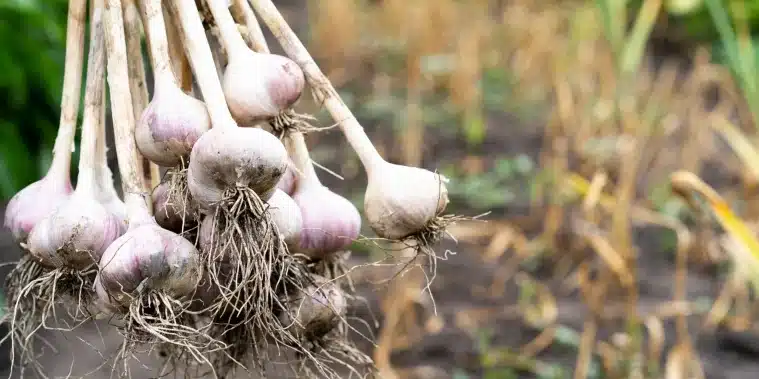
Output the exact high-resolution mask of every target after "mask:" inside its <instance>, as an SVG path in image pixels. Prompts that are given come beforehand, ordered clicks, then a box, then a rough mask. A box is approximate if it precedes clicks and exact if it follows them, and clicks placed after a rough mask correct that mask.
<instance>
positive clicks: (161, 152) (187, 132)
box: [135, 64, 211, 167]
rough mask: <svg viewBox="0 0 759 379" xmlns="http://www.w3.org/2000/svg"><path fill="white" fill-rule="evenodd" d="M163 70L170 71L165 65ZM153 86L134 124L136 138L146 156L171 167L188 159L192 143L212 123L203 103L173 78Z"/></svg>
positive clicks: (138, 146) (138, 145)
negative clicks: (148, 100) (147, 102)
mask: <svg viewBox="0 0 759 379" xmlns="http://www.w3.org/2000/svg"><path fill="white" fill-rule="evenodd" d="M166 69H167V70H170V66H168V64H166ZM168 74H170V75H173V74H171V73H170V72H168ZM155 88H156V90H155V94H154V95H153V99H152V100H151V102H150V104H149V105H148V107H147V108H146V109H145V111H144V112H143V114H142V118H141V119H140V121H139V123H138V124H137V129H136V131H135V140H136V141H137V148H139V149H140V152H141V153H142V154H143V155H144V156H145V157H146V158H148V159H150V160H151V161H152V162H155V163H157V164H159V165H161V166H164V167H174V166H177V165H179V164H181V163H182V162H183V161H186V160H187V157H189V155H190V151H192V146H193V145H194V144H195V142H196V141H197V140H198V138H200V136H201V135H202V134H203V133H205V132H206V131H207V130H208V129H209V128H210V125H211V122H210V119H209V117H208V111H206V107H205V104H203V102H202V101H200V100H198V99H195V98H194V97H192V96H189V95H187V94H185V93H184V92H183V91H182V90H181V89H180V88H179V86H178V85H177V84H176V82H174V81H173V78H172V80H171V81H169V80H163V81H160V82H158V83H156V87H155Z"/></svg>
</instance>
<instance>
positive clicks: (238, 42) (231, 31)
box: [207, 0, 251, 61]
mask: <svg viewBox="0 0 759 379" xmlns="http://www.w3.org/2000/svg"><path fill="white" fill-rule="evenodd" d="M207 2H208V6H209V8H211V13H212V14H213V18H214V19H215V20H216V25H217V26H218V27H219V32H220V33H221V40H222V43H223V44H224V48H225V49H226V50H227V57H228V61H232V60H233V59H235V58H236V57H238V56H239V55H240V54H244V53H247V52H251V51H250V49H249V48H248V45H247V44H246V43H245V40H244V39H243V38H242V35H240V31H239V29H237V24H236V23H235V20H234V19H233V18H232V14H231V13H229V4H228V2H227V1H226V0H207Z"/></svg>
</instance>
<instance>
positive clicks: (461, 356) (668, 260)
mask: <svg viewBox="0 0 759 379" xmlns="http://www.w3.org/2000/svg"><path fill="white" fill-rule="evenodd" d="M280 3H287V4H285V5H286V6H288V9H298V8H301V9H302V7H298V8H296V7H294V6H293V7H292V8H289V6H291V3H300V2H299V1H287V2H285V1H282V2H280ZM291 15H296V16H297V19H298V20H299V22H298V23H297V24H298V25H303V21H304V17H303V12H298V13H297V14H296V13H294V12H293V13H289V14H287V15H286V16H287V17H288V18H290V16H291ZM296 29H298V28H297V27H296ZM296 31H297V30H296ZM491 116H492V117H490V119H489V121H488V136H487V138H486V139H485V140H486V141H487V142H486V143H485V144H483V145H481V146H480V147H479V148H478V151H475V152H474V153H476V155H478V156H482V157H506V158H508V157H513V156H516V155H517V154H528V155H530V156H532V157H533V158H535V159H536V160H537V154H538V152H539V150H540V149H541V147H542V138H541V136H542V130H541V128H540V127H535V126H534V125H527V124H524V123H522V122H520V121H519V119H518V118H516V117H512V116H509V115H504V114H492V115H491ZM368 132H369V134H370V135H371V136H372V137H373V139H374V140H376V141H384V143H383V145H385V146H392V145H393V137H392V136H391V135H390V134H389V133H388V130H387V129H384V130H382V129H374V128H371V127H369V128H368ZM430 134H434V133H430ZM317 141H318V150H319V151H322V152H325V153H326V154H322V155H328V156H330V158H331V159H329V160H327V161H323V162H322V163H323V164H325V165H327V166H329V167H331V168H334V167H336V166H340V167H341V168H342V169H343V171H342V172H341V173H342V174H346V172H347V173H350V172H354V171H353V170H352V169H350V168H349V167H347V166H349V165H347V164H345V162H347V161H348V160H347V158H348V157H350V156H351V155H352V153H351V152H350V151H348V150H347V149H345V148H344V147H345V144H344V142H342V140H341V137H340V136H339V133H338V132H336V131H333V132H327V133H324V134H323V135H320V136H318V137H311V142H317ZM424 149H425V151H424V166H425V167H427V168H430V169H435V168H437V167H440V166H441V165H443V164H444V163H447V162H459V161H461V160H462V159H463V158H465V157H466V156H468V155H469V154H472V153H473V152H472V151H471V150H467V149H466V148H465V147H464V146H463V144H462V143H461V138H460V137H458V136H441V135H430V136H428V137H427V138H426V139H425V143H424ZM335 152H338V153H335ZM318 154H319V153H318V152H315V155H318ZM353 161H355V159H353ZM337 162H341V163H342V164H341V165H338V163H337ZM114 169H115V167H114ZM715 171H718V169H715ZM355 172H360V170H357V171H355ZM323 176H324V182H325V184H326V185H328V186H330V187H332V188H334V189H335V190H336V191H337V192H339V193H342V194H344V195H346V196H348V195H350V196H353V195H356V196H360V192H361V189H362V188H364V186H365V180H366V179H365V178H364V177H362V176H361V174H360V173H357V174H354V175H345V176H346V180H345V181H340V180H337V179H335V178H332V177H330V176H329V175H323ZM464 209H465V208H464ZM491 211H492V213H491V214H490V215H489V216H488V219H490V220H507V221H511V222H512V223H514V224H516V225H518V226H519V227H520V228H522V229H523V230H524V231H525V232H527V233H528V234H529V233H534V232H538V231H539V227H540V221H542V215H540V214H536V215H535V214H533V213H532V212H530V209H529V207H528V206H527V205H526V204H519V203H516V205H510V206H508V207H503V208H500V209H492V210H491ZM528 214H533V215H534V216H535V217H525V216H526V215H528ZM536 221H537V222H536ZM367 233H368V231H367ZM662 233H663V231H662V230H660V229H655V228H641V229H639V230H637V233H636V236H635V237H636V239H635V242H636V245H637V246H638V247H639V252H640V254H639V256H640V259H639V262H638V263H639V272H638V274H639V275H638V278H637V286H638V288H639V290H640V301H639V310H640V312H641V313H643V314H647V313H651V312H653V310H655V309H656V308H657V307H658V306H660V305H662V304H666V303H667V302H669V300H670V299H671V298H672V292H673V277H674V263H673V257H672V254H671V253H669V252H667V251H666V249H665V248H664V247H663V246H662V242H661V241H662V239H661V235H662ZM487 243H488V241H487V240H484V241H481V242H478V243H467V242H461V243H459V244H458V245H456V244H454V243H453V242H451V241H446V242H444V243H443V244H442V245H441V246H440V247H439V249H438V250H439V251H445V250H447V249H450V250H454V251H456V252H457V254H456V255H453V256H451V257H450V258H449V259H448V260H445V261H441V262H440V263H439V271H438V277H437V279H436V281H435V282H434V284H433V286H432V293H433V294H434V299H435V304H436V310H437V315H438V316H439V317H440V318H439V319H437V320H438V321H442V323H439V325H438V326H439V327H437V328H429V330H428V332H427V333H426V334H425V335H424V336H423V338H422V339H421V340H420V341H416V342H415V343H413V344H412V345H411V346H408V347H405V348H401V349H397V350H396V351H395V352H394V354H393V363H394V364H395V365H396V367H398V368H401V369H403V370H402V372H403V373H404V374H403V377H404V378H411V377H418V378H422V377H423V378H430V379H432V378H444V377H452V376H453V375H454V373H455V372H462V373H466V374H467V375H469V376H468V377H470V378H476V377H482V376H483V375H484V372H485V370H484V368H483V353H484V352H483V351H481V350H480V348H479V347H478V344H479V342H481V341H480V340H478V338H477V336H476V333H477V332H478V331H480V332H481V331H485V330H489V331H490V337H489V338H490V340H489V344H490V346H492V347H508V348H512V349H513V350H514V351H518V349H519V348H520V347H521V346H524V345H525V344H526V343H529V342H530V341H532V340H533V339H534V338H535V337H537V336H538V335H539V334H540V332H541V330H539V329H538V328H534V327H530V326H528V325H527V324H526V323H525V322H524V321H523V320H522V318H521V317H520V316H519V315H518V314H516V313H515V312H514V305H515V304H516V303H517V300H518V298H517V296H518V292H517V286H516V284H515V283H514V281H513V280H512V281H508V282H506V284H505V285H504V288H503V290H504V291H503V295H502V296H498V297H496V298H493V297H491V296H487V295H485V294H483V291H481V290H480V289H481V288H483V287H488V286H490V285H491V283H493V279H494V275H495V272H496V271H497V269H498V267H499V266H500V265H499V264H498V263H493V262H486V261H485V260H484V259H483V258H482V253H483V251H484V250H485V246H486V244H487ZM512 254H513V251H507V252H505V253H504V254H503V257H501V260H500V261H505V260H507V259H509V258H510V257H511V255H512ZM19 256H20V249H19V248H18V247H17V246H15V245H14V243H13V242H12V238H11V236H10V234H9V233H8V232H7V231H6V230H2V231H0V261H3V262H11V261H14V260H17V259H18V258H19ZM353 259H354V260H355V262H362V261H366V260H367V259H368V257H367V256H366V255H365V254H363V253H358V252H357V253H355V254H354V257H353ZM9 270H10V267H9V266H3V267H2V268H0V275H3V276H4V275H5V274H7V272H8V271H9ZM531 274H532V275H533V277H535V278H537V279H541V280H542V281H543V282H544V283H548V285H549V287H550V288H551V290H552V293H553V294H554V295H555V296H556V303H557V305H558V319H557V323H559V324H561V325H564V326H566V327H569V328H572V329H574V330H576V331H578V332H580V331H582V327H583V323H584V321H585V320H586V319H587V318H588V316H589V314H590V313H589V311H588V309H587V307H586V306H585V305H584V303H583V302H582V301H581V300H580V298H579V295H578V294H577V291H576V290H571V291H568V290H566V288H565V287H566V285H565V283H564V282H562V281H561V280H559V279H556V278H554V275H552V272H551V270H549V269H547V268H546V267H538V268H537V269H535V270H532V271H531ZM365 276H366V277H368V276H369V275H365ZM366 277H365V278H364V279H366ZM722 283H723V280H722V278H719V277H718V275H716V274H715V273H713V272H703V270H701V271H699V270H691V271H690V272H689V277H688V299H689V300H696V299H699V298H703V297H706V298H709V299H714V297H715V296H716V294H717V292H718V291H719V290H720V289H721V285H722ZM358 288H359V291H360V294H361V295H362V296H364V297H366V298H367V299H368V300H369V301H368V307H367V306H357V307H356V309H355V315H356V316H357V317H358V318H360V319H363V320H366V321H367V322H368V323H369V324H370V325H374V324H375V322H374V320H373V316H376V317H377V320H376V321H378V323H377V325H381V322H382V315H381V314H380V312H379V298H380V295H381V292H380V291H377V290H376V287H373V286H371V285H368V284H367V283H366V281H364V283H363V284H359V286H358ZM608 308H609V311H610V312H612V311H613V308H614V306H613V305H611V304H609V305H608ZM428 309H429V307H427V310H428ZM483 309H485V310H487V312H484V315H483V316H481V317H474V316H473V315H474V314H475V313H474V312H473V311H474V310H483ZM426 313H427V315H430V313H429V311H428V312H426ZM702 320H703V315H700V316H691V317H690V318H689V321H690V324H689V328H690V331H691V335H692V336H693V339H694V345H695V346H696V348H697V353H698V355H699V357H700V359H701V361H702V362H703V367H704V370H705V373H706V377H707V378H709V379H722V378H724V379H755V378H756V377H757V373H759V342H757V341H759V339H757V338H752V336H751V335H748V334H745V333H744V334H741V333H730V332H724V331H720V330H717V331H705V330H702V328H701V325H700V323H701V322H702ZM663 324H664V328H665V335H666V336H667V341H666V346H665V350H664V351H665V352H667V351H668V350H669V349H670V348H671V347H672V345H673V344H674V342H675V341H674V336H675V328H674V322H673V319H671V318H670V319H667V320H665V321H663ZM356 325H357V328H359V329H361V326H360V324H359V323H356ZM361 330H362V331H364V332H368V333H369V334H372V335H375V336H376V335H377V333H378V330H376V329H374V330H371V331H366V328H363V329H361ZM615 330H620V329H619V328H618V325H611V324H608V325H602V327H601V330H600V331H599V337H601V338H602V339H604V340H609V337H610V335H611V333H612V332H613V331H615ZM41 333H42V335H43V336H44V337H45V338H46V339H48V340H49V345H50V347H54V348H55V349H56V350H57V351H55V352H54V351H51V348H46V349H45V351H44V352H43V355H42V356H41V357H40V358H39V360H40V362H42V364H43V366H44V367H45V372H46V373H47V374H48V376H49V377H64V376H68V375H69V374H70V375H71V376H73V377H79V376H87V377H88V378H90V379H99V378H108V377H110V376H111V367H110V366H109V365H107V364H105V365H104V362H106V361H107V359H108V358H109V357H111V356H112V355H113V354H114V353H115V352H116V351H117V349H118V347H119V345H120V343H121V342H122V340H123V339H122V338H121V337H120V336H119V335H118V333H117V332H115V330H114V329H113V328H110V327H109V326H108V325H107V322H105V321H102V322H97V323H91V324H86V325H83V326H81V327H80V328H78V329H77V330H76V332H71V333H57V332H48V331H43V332H41ZM357 343H358V344H359V345H360V346H361V347H362V348H363V349H364V350H365V351H367V352H369V353H370V354H371V349H372V344H371V343H369V342H368V341H366V340H363V339H360V338H359V339H357ZM0 354H1V355H2V357H3V358H9V356H10V353H9V347H8V343H7V342H5V343H3V344H0ZM576 355H577V349H576V347H572V346H563V345H559V344H554V345H552V346H550V347H548V348H547V349H545V350H543V351H542V352H541V353H540V354H538V358H539V359H540V360H541V361H542V362H545V363H555V364H561V365H562V366H563V367H565V370H566V371H565V373H567V374H568V376H567V377H571V372H572V369H573V366H574V364H575V359H576ZM106 363H107V362H106ZM8 364H9V360H8V359H4V360H2V361H0V367H6V368H7V367H8V366H9V365H8ZM143 366H144V367H143ZM132 367H133V371H132V374H133V377H135V378H144V377H150V376H151V375H155V372H154V371H153V370H151V369H147V368H145V367H148V368H150V367H152V368H153V369H154V368H155V362H154V361H152V360H151V359H150V358H148V357H143V360H141V361H140V362H139V363H135V364H133V365H132ZM523 375H524V377H534V376H532V375H531V374H529V373H527V372H523ZM6 376H7V374H6ZM12 377H14V378H15V377H21V376H20V375H19V374H18V373H17V372H16V373H14V375H13V376H12ZM27 377H31V376H29V375H27ZM241 377H242V376H241ZM246 377H247V376H246ZM492 377H499V378H500V377H504V378H505V376H491V378H492Z"/></svg>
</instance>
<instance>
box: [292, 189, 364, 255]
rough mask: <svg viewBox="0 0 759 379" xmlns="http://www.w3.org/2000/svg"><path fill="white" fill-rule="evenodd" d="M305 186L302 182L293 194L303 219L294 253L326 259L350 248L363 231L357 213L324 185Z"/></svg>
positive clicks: (344, 199) (344, 200) (349, 203)
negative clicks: (298, 241) (360, 231)
mask: <svg viewBox="0 0 759 379" xmlns="http://www.w3.org/2000/svg"><path fill="white" fill-rule="evenodd" d="M303 184H304V183H303V180H301V185H299V186H298V188H297V189H296V190H295V194H293V200H295V203H296V204H298V208H300V211H301V215H302V217H303V230H302V232H301V235H300V243H299V244H298V248H297V249H295V251H297V252H299V253H302V254H305V255H308V256H310V257H312V258H324V257H325V256H326V255H327V254H330V253H334V252H337V251H339V250H342V249H345V248H346V247H348V246H350V244H351V243H352V242H353V240H355V239H356V238H358V234H359V230H360V229H361V215H360V214H359V213H358V209H356V207H355V206H354V205H353V204H352V203H351V202H350V201H348V199H346V198H344V197H342V196H340V195H338V194H336V193H334V192H332V191H330V190H329V189H328V188H327V187H324V186H323V185H321V183H318V182H315V183H312V184H311V183H310V184H309V185H303Z"/></svg>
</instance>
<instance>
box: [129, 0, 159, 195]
mask: <svg viewBox="0 0 759 379" xmlns="http://www.w3.org/2000/svg"><path fill="white" fill-rule="evenodd" d="M122 12H123V17H124V28H125V33H126V48H127V67H128V70H129V86H130V90H131V94H132V111H133V112H134V117H135V120H139V119H140V117H141V116H142V112H143V111H144V110H145V108H146V107H147V106H148V101H149V95H148V86H147V80H146V75H145V62H144V60H143V52H142V33H141V31H142V29H143V28H142V20H141V17H140V11H139V10H138V7H137V4H136V3H135V1H134V0H122ZM149 42H150V41H148V45H149ZM137 164H138V169H139V170H140V172H142V173H143V175H142V180H143V186H144V188H146V189H147V188H149V187H150V186H151V178H150V176H151V175H149V173H150V172H152V171H153V170H157V169H158V167H157V166H155V165H154V164H152V163H151V162H150V161H148V160H147V159H144V158H142V159H140V161H139V162H137ZM146 165H147V166H146ZM145 167H148V171H146V170H145ZM149 205H151V203H149Z"/></svg>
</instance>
